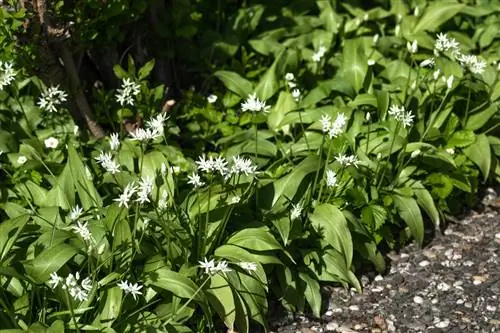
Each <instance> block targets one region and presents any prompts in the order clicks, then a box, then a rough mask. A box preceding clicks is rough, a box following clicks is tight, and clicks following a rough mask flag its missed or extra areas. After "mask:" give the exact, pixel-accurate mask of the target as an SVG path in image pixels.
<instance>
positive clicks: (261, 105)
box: [241, 93, 270, 112]
mask: <svg viewBox="0 0 500 333" xmlns="http://www.w3.org/2000/svg"><path fill="white" fill-rule="evenodd" d="M269 108H270V106H269V105H266V101H261V100H260V99H258V98H257V94H255V93H254V94H250V95H248V98H247V99H246V100H245V101H244V102H243V103H242V104H241V110H242V111H243V112H246V111H251V112H261V111H262V112H269V111H268V110H269Z"/></svg>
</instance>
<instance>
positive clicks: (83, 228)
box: [71, 221, 94, 243]
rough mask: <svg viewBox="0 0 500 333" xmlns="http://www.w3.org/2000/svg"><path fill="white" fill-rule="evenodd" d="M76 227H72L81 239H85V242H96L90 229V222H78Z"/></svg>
mask: <svg viewBox="0 0 500 333" xmlns="http://www.w3.org/2000/svg"><path fill="white" fill-rule="evenodd" d="M76 224H77V225H76V226H72V227H71V229H73V230H74V231H75V233H77V234H78V235H79V236H80V237H82V238H83V240H85V241H87V242H89V243H92V242H94V238H93V237H92V233H91V232H90V230H89V228H88V226H87V225H88V222H85V223H82V222H81V221H78V222H77V223H76Z"/></svg>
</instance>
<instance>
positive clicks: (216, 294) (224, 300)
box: [206, 274, 238, 330]
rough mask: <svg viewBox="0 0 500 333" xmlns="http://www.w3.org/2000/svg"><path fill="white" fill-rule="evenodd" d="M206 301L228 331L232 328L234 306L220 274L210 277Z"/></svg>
mask: <svg viewBox="0 0 500 333" xmlns="http://www.w3.org/2000/svg"><path fill="white" fill-rule="evenodd" d="M206 295H207V299H208V301H209V302H210V304H211V305H212V307H213V308H214V309H215V311H217V313H218V314H219V316H220V318H221V319H222V320H223V321H224V324H226V327H227V328H228V329H229V330H232V329H233V328H234V320H235V319H236V315H238V314H237V313H236V305H235V301H234V296H233V292H232V290H231V287H230V286H229V284H228V283H227V281H226V279H224V278H223V277H222V276H221V275H220V274H215V275H212V276H211V277H210V286H209V287H208V288H207V291H206Z"/></svg>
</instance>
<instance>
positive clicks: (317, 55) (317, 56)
mask: <svg viewBox="0 0 500 333" xmlns="http://www.w3.org/2000/svg"><path fill="white" fill-rule="evenodd" d="M326 51H327V50H326V47H324V46H323V45H321V46H320V47H319V49H318V51H317V52H315V53H314V54H313V55H312V58H311V59H312V61H314V62H319V61H320V60H321V58H323V57H324V56H325V53H326Z"/></svg>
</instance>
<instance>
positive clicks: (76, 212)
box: [68, 205, 83, 221]
mask: <svg viewBox="0 0 500 333" xmlns="http://www.w3.org/2000/svg"><path fill="white" fill-rule="evenodd" d="M82 214H83V209H82V208H81V207H80V206H79V205H76V206H75V207H73V208H72V209H71V210H70V212H69V215H68V218H69V219H70V221H76V220H78V219H79V218H80V216H82Z"/></svg>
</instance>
